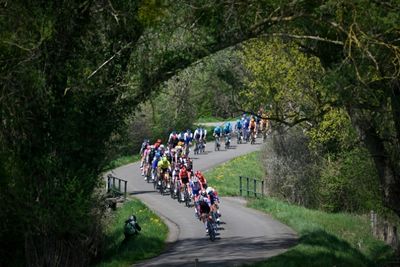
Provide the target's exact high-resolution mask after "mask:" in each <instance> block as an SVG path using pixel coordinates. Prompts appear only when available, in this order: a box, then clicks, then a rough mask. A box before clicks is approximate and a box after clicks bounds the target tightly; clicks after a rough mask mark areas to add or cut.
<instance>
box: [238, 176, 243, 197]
mask: <svg viewBox="0 0 400 267" xmlns="http://www.w3.org/2000/svg"><path fill="white" fill-rule="evenodd" d="M239 192H240V196H242V192H243V187H242V176H239Z"/></svg>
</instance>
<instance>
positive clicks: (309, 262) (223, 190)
mask: <svg viewBox="0 0 400 267" xmlns="http://www.w3.org/2000/svg"><path fill="white" fill-rule="evenodd" d="M259 157H260V153H259V152H255V153H251V154H248V155H245V156H242V157H238V158H235V159H233V160H232V161H229V162H227V163H225V164H222V165H220V166H218V167H216V168H215V169H213V170H210V171H208V172H206V178H207V180H208V183H209V184H210V185H211V186H213V187H214V186H215V187H216V189H217V190H218V191H219V192H220V194H221V195H223V196H234V195H238V191H239V178H238V176H239V175H245V176H248V177H251V178H260V177H262V176H263V170H262V168H261V166H260V164H259V161H258V158H259ZM248 206H249V207H251V208H255V209H258V210H260V211H263V212H266V213H268V214H270V215H272V216H273V217H274V218H276V219H277V220H279V221H281V222H283V223H285V224H287V225H288V226H290V227H291V228H292V229H294V230H295V231H297V232H298V235H299V241H298V244H297V245H296V246H294V247H293V248H291V249H289V250H288V251H287V252H285V253H283V254H281V255H278V256H276V257H273V258H271V259H269V260H267V261H264V262H260V263H257V264H254V265H251V266H259V267H260V266H274V267H281V266H282V267H283V266H285V267H286V266H357V267H358V266H382V264H383V263H384V262H385V261H387V260H388V259H390V258H391V256H392V253H393V251H392V250H391V248H390V247H389V246H387V245H385V244H384V243H383V242H381V241H378V240H376V239H374V238H373V237H372V235H371V233H370V228H369V221H368V218H367V217H363V216H358V215H353V214H347V213H336V214H333V213H326V212H322V211H317V210H311V209H306V208H303V207H300V206H296V205H290V204H288V203H285V202H283V201H280V200H277V199H273V198H258V199H251V198H250V199H248Z"/></svg>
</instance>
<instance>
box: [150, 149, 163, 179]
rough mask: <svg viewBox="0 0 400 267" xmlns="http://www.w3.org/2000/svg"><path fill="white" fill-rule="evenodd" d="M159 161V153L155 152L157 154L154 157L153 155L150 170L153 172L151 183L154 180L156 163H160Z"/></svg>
mask: <svg viewBox="0 0 400 267" xmlns="http://www.w3.org/2000/svg"><path fill="white" fill-rule="evenodd" d="M160 159H161V155H160V152H158V151H157V152H156V153H155V155H154V159H153V162H152V163H151V168H152V170H153V173H152V179H153V181H154V180H155V179H156V174H157V166H158V162H159V161H160Z"/></svg>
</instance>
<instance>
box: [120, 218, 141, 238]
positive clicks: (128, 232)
mask: <svg viewBox="0 0 400 267" xmlns="http://www.w3.org/2000/svg"><path fill="white" fill-rule="evenodd" d="M141 230H142V228H141V227H140V225H139V224H138V222H137V219H136V216H135V215H131V216H130V217H129V219H128V220H126V221H125V227H124V235H125V239H128V238H129V237H131V236H134V235H137V234H139V232H140V231H141Z"/></svg>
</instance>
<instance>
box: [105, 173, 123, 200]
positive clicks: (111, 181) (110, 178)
mask: <svg viewBox="0 0 400 267" xmlns="http://www.w3.org/2000/svg"><path fill="white" fill-rule="evenodd" d="M121 184H123V190H121ZM127 184H128V181H126V180H123V179H120V178H117V177H115V176H114V175H112V174H111V173H110V174H108V175H107V193H110V192H112V193H114V194H118V195H124V198H126V191H127Z"/></svg>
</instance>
